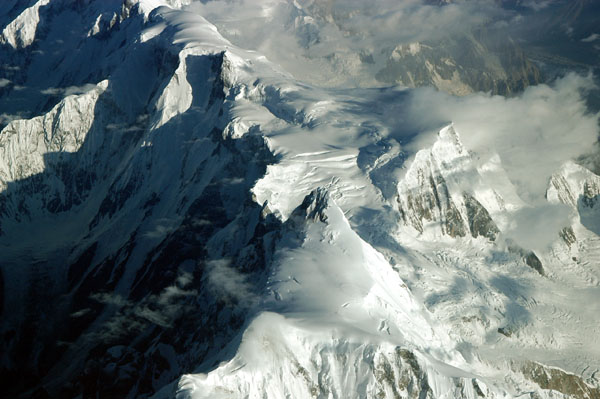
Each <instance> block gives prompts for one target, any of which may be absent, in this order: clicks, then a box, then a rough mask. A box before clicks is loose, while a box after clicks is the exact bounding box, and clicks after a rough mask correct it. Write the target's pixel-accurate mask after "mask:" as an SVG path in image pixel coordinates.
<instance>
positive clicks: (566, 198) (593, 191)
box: [546, 162, 600, 241]
mask: <svg viewBox="0 0 600 399" xmlns="http://www.w3.org/2000/svg"><path fill="white" fill-rule="evenodd" d="M546 197H547V198H548V201H550V202H553V203H562V204H565V205H568V206H569V207H571V208H572V209H573V210H574V211H575V212H576V214H577V215H578V216H579V221H580V223H581V224H582V225H583V226H584V227H586V228H587V229H588V230H590V231H592V232H595V233H596V234H598V232H600V223H599V222H598V220H599V219H598V215H599V212H600V211H599V210H598V206H597V203H598V199H599V198H600V176H598V175H596V174H594V173H593V172H591V171H590V170H588V169H586V168H584V167H583V166H580V165H577V164H575V163H573V162H568V163H567V164H565V165H564V166H563V168H562V170H561V171H560V172H558V173H555V174H554V175H552V177H551V179H550V183H549V187H548V190H547V191H546ZM565 233H566V234H563V238H566V239H565V241H570V240H573V241H574V239H575V234H570V233H569V232H568V231H566V232H565Z"/></svg>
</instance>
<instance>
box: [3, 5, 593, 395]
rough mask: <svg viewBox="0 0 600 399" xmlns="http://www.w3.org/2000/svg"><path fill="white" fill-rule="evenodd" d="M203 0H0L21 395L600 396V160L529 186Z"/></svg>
mask: <svg viewBox="0 0 600 399" xmlns="http://www.w3.org/2000/svg"><path fill="white" fill-rule="evenodd" d="M185 3H186V2H185V1H175V0H170V1H167V0H127V1H124V2H123V1H121V0H118V1H117V0H115V1H104V0H103V1H99V0H98V1H94V0H83V1H77V2H73V1H71V0H38V1H29V2H27V1H18V0H12V1H6V2H3V3H2V5H1V6H0V16H1V21H2V22H1V23H0V24H1V27H0V28H1V30H2V34H1V37H0V42H1V43H2V45H1V47H0V54H1V56H2V62H3V65H2V69H1V70H0V113H2V114H3V118H2V125H3V127H2V130H1V132H0V189H1V193H0V316H1V322H0V334H1V336H2V337H3V339H2V342H1V344H0V345H1V351H0V380H1V382H2V386H3V389H2V391H3V396H6V397H69V398H70V397H72V398H76V397H82V398H88V397H103V398H114V397H123V398H126V397H131V398H133V397H135V398H137V397H156V398H175V397H177V398H220V397H222V398H245V397H248V398H259V397H260V398H284V397H291V398H305V397H306V398H309V397H319V398H320V397H323V398H325V397H327V398H346V397H351V398H354V397H356V398H387V397H389V398H397V397H411V398H412V397H419V398H477V397H490V398H511V397H521V396H524V395H528V396H530V397H539V398H598V397H600V382H599V381H598V374H597V372H598V369H599V368H600V346H599V345H598V343H597V342H596V337H597V336H598V335H599V334H600V323H599V321H600V320H599V317H598V314H600V268H599V266H598V265H599V264H600V263H599V262H600V237H599V234H600V230H599V229H600V224H599V223H598V221H599V219H598V218H599V217H600V215H598V212H597V208H598V205H597V202H598V196H599V195H600V177H599V176H597V175H596V174H594V173H593V172H592V171H590V170H588V169H586V168H584V167H583V166H580V165H578V164H575V163H573V162H568V163H566V164H564V165H562V166H561V167H560V168H559V169H558V170H556V171H550V173H552V172H554V174H552V177H551V178H550V180H549V182H548V185H547V192H546V198H545V199H544V201H543V203H538V202H534V201H531V200H530V198H525V197H524V196H523V193H522V187H520V186H519V185H518V184H517V182H515V181H514V178H513V175H512V174H511V173H508V172H507V168H506V165H505V164H504V162H505V161H504V160H503V159H502V158H501V156H500V155H499V154H493V155H492V156H485V157H484V156H483V155H482V154H478V153H477V152H474V151H473V150H472V149H470V148H468V147H467V145H466V144H463V142H462V140H461V132H460V129H459V128H458V126H455V125H453V124H448V125H441V126H439V127H438V129H437V130H438V132H436V134H434V135H432V137H429V136H428V135H427V133H428V132H424V131H417V130H416V129H415V128H414V127H408V123H407V122H404V121H403V120H402V118H399V117H398V116H397V113H398V109H399V108H401V107H404V106H406V102H405V101H406V97H407V96H408V95H409V93H410V92H409V91H407V90H404V89H398V88H385V89H331V88H329V89H324V88H320V87H318V86H315V85H311V84H307V83H303V82H302V81H299V80H297V79H296V78H295V77H294V76H293V75H291V74H289V73H288V72H286V71H284V70H283V69H282V68H281V67H279V66H277V65H275V64H274V63H272V62H271V61H270V60H268V59H267V58H265V57H264V56H263V55H261V54H260V53H259V52H255V51H250V50H246V49H243V48H240V47H238V46H236V45H234V44H232V43H231V42H229V41H228V40H226V39H224V38H223V36H222V35H221V34H220V33H219V31H218V30H217V29H216V28H215V26H214V25H212V24H211V23H209V22H208V21H207V20H206V19H204V18H203V17H202V16H201V15H199V14H198V13H197V12H196V9H195V8H194V7H193V5H192V7H191V8H186V7H185V6H186V4H185ZM545 95H546V96H548V95H550V94H547V93H545ZM569 111H570V112H571V113H570V114H571V115H575V114H577V112H576V109H575V108H569ZM582 117H583V116H582ZM585 118H591V119H592V120H595V119H594V118H596V117H595V116H593V115H585ZM404 128H405V129H407V130H408V131H407V132H404V131H403V130H402V129H404ZM399 131H402V134H400V133H399ZM423 137H425V138H426V139H423V140H421V138H423ZM465 142H466V141H465ZM492 150H493V149H492ZM487 155H489V154H487ZM559 211H560V212H562V213H563V214H564V215H566V216H565V217H564V218H563V219H560V221H561V222H563V221H564V223H563V224H561V225H560V226H559V227H558V228H556V231H550V232H546V233H547V234H548V235H549V236H550V237H551V240H550V243H544V245H535V244H536V240H532V239H527V237H523V235H522V234H521V235H520V234H517V233H519V232H521V231H522V229H521V230H519V226H520V225H519V222H520V221H521V220H522V219H524V217H525V216H524V215H534V217H533V219H534V220H535V219H538V218H539V219H541V218H547V219H552V218H553V217H554V216H553V215H551V214H549V213H548V212H551V213H552V212H559ZM530 217H531V216H530ZM548 225H550V226H554V224H548ZM515 226H517V227H515ZM537 241H539V240H537Z"/></svg>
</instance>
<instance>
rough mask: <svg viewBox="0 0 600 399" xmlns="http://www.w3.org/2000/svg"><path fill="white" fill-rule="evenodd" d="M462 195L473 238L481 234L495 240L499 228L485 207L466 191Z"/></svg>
mask: <svg viewBox="0 0 600 399" xmlns="http://www.w3.org/2000/svg"><path fill="white" fill-rule="evenodd" d="M463 197H464V199H465V207H466V209H467V217H468V220H469V230H470V231H471V235H472V236H473V237H475V238H477V237H479V236H483V237H485V238H487V239H488V240H490V241H495V240H496V237H497V236H498V234H499V233H500V230H498V227H497V226H496V223H494V221H493V220H492V218H491V216H490V214H489V212H488V211H487V209H485V208H484V207H483V205H481V203H479V201H477V200H476V199H475V198H474V197H473V196H471V195H469V194H468V193H463Z"/></svg>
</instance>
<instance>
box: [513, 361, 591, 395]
mask: <svg viewBox="0 0 600 399" xmlns="http://www.w3.org/2000/svg"><path fill="white" fill-rule="evenodd" d="M520 371H521V372H522V373H523V374H524V375H525V376H526V377H527V378H528V379H531V380H532V381H534V382H535V383H536V384H538V385H539V386H540V388H542V389H551V390H554V391H558V392H560V393H562V394H564V395H567V397H569V398H571V397H572V398H588V399H599V398H600V388H597V387H592V386H590V385H588V384H586V383H585V381H584V380H583V379H582V378H581V377H579V376H576V375H573V374H569V373H565V372H564V371H562V370H559V369H556V368H552V367H548V366H544V365H542V364H539V363H536V362H527V363H526V364H524V365H523V366H522V367H521V370H520Z"/></svg>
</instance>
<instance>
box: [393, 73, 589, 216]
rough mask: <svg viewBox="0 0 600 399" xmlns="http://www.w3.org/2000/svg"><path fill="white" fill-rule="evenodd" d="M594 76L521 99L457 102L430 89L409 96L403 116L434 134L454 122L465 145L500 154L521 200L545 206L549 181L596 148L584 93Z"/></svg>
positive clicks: (569, 79)
mask: <svg viewBox="0 0 600 399" xmlns="http://www.w3.org/2000/svg"><path fill="white" fill-rule="evenodd" d="M593 85H594V83H593V79H592V77H591V76H588V77H582V76H579V75H575V74H569V75H567V76H566V77H564V78H562V79H559V80H557V81H556V82H555V83H554V84H553V85H551V86H548V85H539V86H533V87H529V88H528V89H527V90H525V92H524V93H523V94H521V95H519V96H518V97H513V98H505V97H501V96H491V95H486V94H476V95H471V96H467V97H453V96H450V95H447V94H444V93H440V92H437V91H434V90H432V89H417V90H414V91H411V94H410V96H409V100H408V101H407V102H406V103H405V107H406V108H405V109H404V110H403V112H402V115H403V121H404V123H405V124H406V125H407V128H408V129H409V130H411V129H412V130H417V131H419V130H420V131H431V130H434V129H437V128H438V127H440V126H442V125H444V124H446V123H449V122H454V124H455V127H456V129H457V131H458V132H459V134H460V135H461V138H462V140H463V142H464V144H465V146H466V147H467V148H468V149H470V150H473V151H475V152H477V153H478V154H479V155H481V156H482V160H483V161H485V160H487V159H489V157H490V156H492V155H493V154H494V153H497V154H498V155H499V156H500V158H501V160H502V165H503V167H504V168H505V169H506V171H507V173H508V176H509V178H510V179H511V180H512V182H513V183H514V184H515V185H516V187H517V190H518V192H519V194H520V195H521V197H522V198H523V199H524V200H525V201H527V202H529V203H531V204H539V203H545V199H544V194H545V191H546V188H547V183H548V179H549V177H550V176H551V174H552V173H554V172H555V171H556V170H557V169H558V168H559V167H560V166H561V165H562V164H563V163H564V162H566V161H567V160H571V159H574V158H576V157H578V156H579V155H581V154H584V153H586V152H589V151H591V150H592V149H593V146H594V144H595V143H596V141H597V139H598V115H593V114H589V113H588V112H587V107H586V104H585V100H584V97H583V96H582V91H585V90H587V89H590V88H591V87H593Z"/></svg>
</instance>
